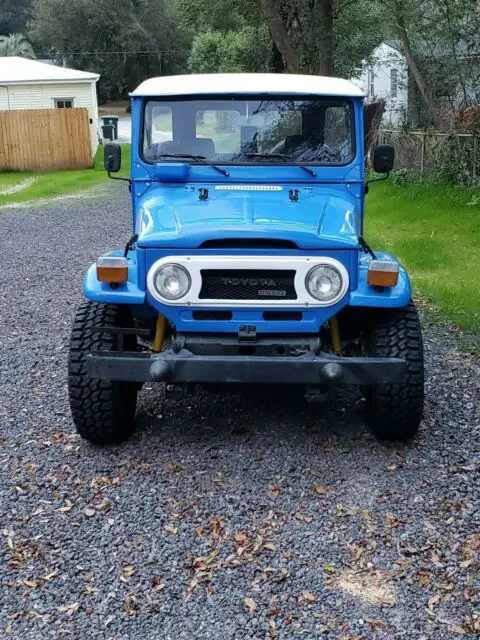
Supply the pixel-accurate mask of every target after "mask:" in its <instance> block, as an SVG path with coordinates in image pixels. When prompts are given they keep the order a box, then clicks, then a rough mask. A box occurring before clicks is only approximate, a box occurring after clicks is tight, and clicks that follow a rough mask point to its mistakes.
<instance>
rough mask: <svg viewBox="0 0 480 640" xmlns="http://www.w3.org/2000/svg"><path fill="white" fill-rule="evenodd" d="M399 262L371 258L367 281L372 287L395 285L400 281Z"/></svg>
mask: <svg viewBox="0 0 480 640" xmlns="http://www.w3.org/2000/svg"><path fill="white" fill-rule="evenodd" d="M398 269H399V267H398V262H393V261H391V260H371V261H370V264H369V265H368V275H367V282H368V284H369V285H370V286H371V287H394V286H395V285H396V284H397V282H398Z"/></svg>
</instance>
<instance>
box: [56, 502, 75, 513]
mask: <svg viewBox="0 0 480 640" xmlns="http://www.w3.org/2000/svg"><path fill="white" fill-rule="evenodd" d="M74 506H75V505H74V503H73V502H72V501H71V500H68V499H67V500H65V506H63V507H60V509H57V511H58V512H59V513H68V511H70V510H71V509H73V507H74Z"/></svg>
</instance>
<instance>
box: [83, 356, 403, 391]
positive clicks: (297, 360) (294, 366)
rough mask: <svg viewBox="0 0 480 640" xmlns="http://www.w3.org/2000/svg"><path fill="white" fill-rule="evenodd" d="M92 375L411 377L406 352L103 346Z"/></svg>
mask: <svg viewBox="0 0 480 640" xmlns="http://www.w3.org/2000/svg"><path fill="white" fill-rule="evenodd" d="M87 371H88V375H89V376H90V377H91V378H106V379H110V380H126V381H130V382H167V383H171V384H185V383H250V384H252V383H253V384H261V383H268V384H311V385H316V384H325V383H328V384H359V385H369V384H384V383H401V382H403V381H404V380H405V375H406V362H405V361H404V360H402V359H400V358H369V357H365V358H363V357H362V358H348V357H338V356H332V355H330V354H327V353H319V354H318V355H315V354H312V353H307V354H303V355H300V356H298V357H295V356H286V357H281V356H268V357H265V356H242V355H235V356H230V355H197V354H193V353H192V352H191V351H188V350H187V349H181V350H180V351H179V352H178V353H175V352H173V351H171V350H167V351H162V352H161V353H157V354H150V353H130V352H110V353H109V352H100V353H97V354H91V355H89V356H87Z"/></svg>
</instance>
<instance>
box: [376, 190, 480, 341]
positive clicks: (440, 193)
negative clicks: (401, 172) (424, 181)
mask: <svg viewBox="0 0 480 640" xmlns="http://www.w3.org/2000/svg"><path fill="white" fill-rule="evenodd" d="M365 238H366V239H367V241H368V242H369V243H370V244H371V245H372V247H373V248H377V249H379V250H386V251H390V252H392V253H394V254H395V255H397V256H398V257H399V258H400V260H401V261H402V262H403V264H404V265H405V266H406V267H407V268H408V271H409V274H410V277H411V278H412V282H413V286H414V289H415V291H416V292H417V293H420V295H422V296H424V297H425V298H426V299H427V300H428V301H429V302H431V303H433V304H434V306H435V307H436V308H438V310H439V311H440V312H441V313H442V315H444V316H446V317H447V318H449V319H450V320H452V321H453V322H455V323H457V324H458V325H460V326H461V327H463V328H465V329H467V330H470V331H475V332H480V293H479V292H480V189H467V188H463V187H453V186H428V185H394V184H391V183H389V182H383V183H382V182H379V183H378V184H372V185H371V186H370V193H369V194H368V196H367V205H366V218H365Z"/></svg>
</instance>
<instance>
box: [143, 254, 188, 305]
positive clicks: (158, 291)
mask: <svg viewBox="0 0 480 640" xmlns="http://www.w3.org/2000/svg"><path fill="white" fill-rule="evenodd" d="M172 268H175V269H178V270H179V271H181V272H182V273H183V274H184V275H185V276H186V278H187V283H188V286H187V287H186V288H185V289H184V290H183V292H182V294H181V295H180V296H177V297H172V296H168V295H165V292H164V290H163V291H162V290H161V289H160V287H159V286H158V283H157V279H158V277H159V276H160V274H161V272H162V271H165V270H166V269H172ZM151 282H152V285H153V288H154V291H155V293H156V294H157V296H158V297H159V298H161V299H162V300H165V302H167V303H176V302H180V301H181V300H182V298H185V296H186V295H187V294H188V293H189V291H190V289H191V288H192V276H191V274H190V272H189V271H188V269H187V268H186V267H184V266H183V265H181V264H178V263H176V262H167V263H166V264H162V265H159V267H158V268H157V269H155V272H154V273H153V274H152V278H151Z"/></svg>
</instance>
